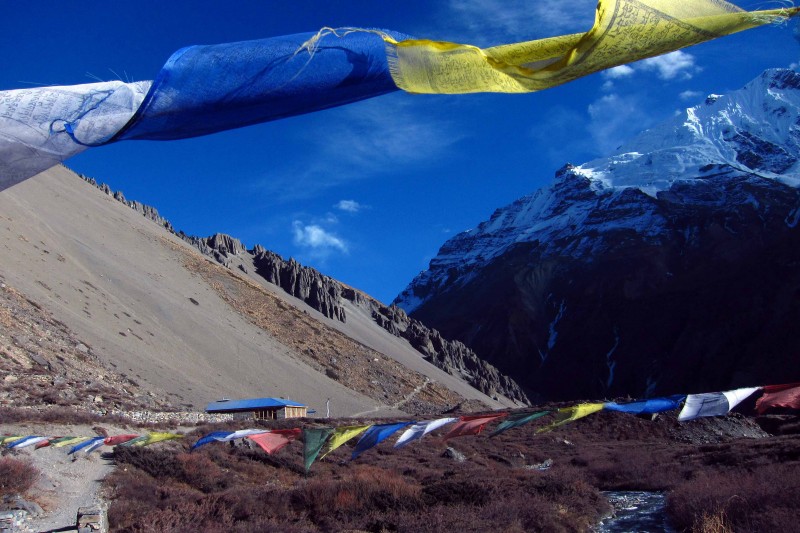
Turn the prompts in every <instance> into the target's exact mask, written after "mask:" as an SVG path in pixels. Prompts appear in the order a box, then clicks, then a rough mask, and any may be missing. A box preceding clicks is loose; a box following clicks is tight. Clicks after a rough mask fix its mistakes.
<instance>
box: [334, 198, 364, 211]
mask: <svg viewBox="0 0 800 533" xmlns="http://www.w3.org/2000/svg"><path fill="white" fill-rule="evenodd" d="M335 207H336V209H339V210H341V211H345V212H347V213H358V212H359V211H361V210H362V209H364V206H363V205H361V204H359V203H358V202H356V201H355V200H339V202H338V203H337V204H336V205H335Z"/></svg>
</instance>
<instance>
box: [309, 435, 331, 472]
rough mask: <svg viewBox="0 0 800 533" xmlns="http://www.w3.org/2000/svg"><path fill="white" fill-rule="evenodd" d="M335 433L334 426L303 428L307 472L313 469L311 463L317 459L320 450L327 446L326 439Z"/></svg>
mask: <svg viewBox="0 0 800 533" xmlns="http://www.w3.org/2000/svg"><path fill="white" fill-rule="evenodd" d="M331 433H333V428H303V459H304V461H305V464H306V472H308V471H309V470H310V469H311V464H312V463H313V462H314V461H316V460H317V456H318V455H319V452H321V451H322V447H323V446H325V441H327V440H328V437H330V436H331Z"/></svg>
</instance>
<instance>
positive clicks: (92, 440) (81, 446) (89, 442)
mask: <svg viewBox="0 0 800 533" xmlns="http://www.w3.org/2000/svg"><path fill="white" fill-rule="evenodd" d="M103 440H105V437H92V438H90V439H86V440H85V441H83V442H81V443H80V444H76V445H75V446H73V447H72V449H71V450H70V451H69V452H67V455H72V454H73V453H75V452H77V451H80V450H82V449H84V448H87V447H90V446H92V445H94V444H95V443H97V442H100V443H101V444H102V442H103ZM92 449H94V448H92Z"/></svg>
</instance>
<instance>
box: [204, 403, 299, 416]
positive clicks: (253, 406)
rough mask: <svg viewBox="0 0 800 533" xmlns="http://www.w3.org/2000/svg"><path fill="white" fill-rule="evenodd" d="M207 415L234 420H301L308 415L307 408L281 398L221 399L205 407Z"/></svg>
mask: <svg viewBox="0 0 800 533" xmlns="http://www.w3.org/2000/svg"><path fill="white" fill-rule="evenodd" d="M206 412H207V413H213V414H224V413H230V414H233V415H234V417H235V418H250V419H254V420H278V419H281V418H302V417H305V416H307V415H308V406H306V405H303V404H301V403H297V402H293V401H291V400H284V399H283V398H250V399H245V400H228V399H222V400H219V401H216V402H211V403H210V404H208V405H207V406H206Z"/></svg>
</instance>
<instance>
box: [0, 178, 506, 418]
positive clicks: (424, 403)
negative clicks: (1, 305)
mask: <svg viewBox="0 0 800 533" xmlns="http://www.w3.org/2000/svg"><path fill="white" fill-rule="evenodd" d="M0 232H2V235H3V236H2V240H0V246H2V253H0V272H2V275H3V278H4V282H5V283H6V284H7V285H8V286H9V287H10V288H12V289H13V290H14V291H16V292H17V293H18V294H19V295H20V297H21V298H23V299H24V300H25V301H28V302H31V305H34V306H38V307H37V308H41V309H42V311H43V312H47V313H49V314H51V315H52V319H53V320H54V321H55V322H56V323H58V324H62V325H63V328H62V329H63V330H64V331H65V332H66V333H65V334H67V336H68V337H69V338H74V339H79V341H80V343H82V344H83V345H84V346H86V347H89V348H90V352H91V355H92V357H93V358H96V361H97V364H98V365H100V368H105V369H107V371H108V372H110V373H112V374H118V375H119V377H118V379H120V380H128V381H129V382H130V383H131V386H133V384H135V386H136V387H141V389H142V390H143V391H147V392H152V393H153V394H156V395H157V396H164V397H165V398H168V399H169V401H170V402H171V403H172V404H173V405H174V406H181V405H182V406H184V407H189V408H201V407H202V406H204V405H205V403H207V402H209V401H211V400H215V399H218V398H220V397H246V396H283V397H287V398H291V399H294V400H298V401H302V402H305V403H307V404H309V405H310V406H311V407H312V408H317V409H318V410H319V409H320V408H322V409H323V410H324V405H325V401H326V399H327V398H330V399H331V407H332V414H335V415H337V416H348V415H353V414H357V413H365V412H369V413H381V414H390V413H398V411H405V412H410V413H421V412H433V411H438V410H442V409H445V408H447V407H450V406H452V405H455V404H457V403H460V402H463V401H465V400H473V401H475V402H481V403H483V404H484V405H487V406H498V405H499V404H498V402H496V401H493V400H492V399H490V398H489V397H488V396H486V395H484V394H481V393H480V392H478V391H476V390H475V389H473V388H472V387H469V386H468V385H467V384H466V383H464V382H463V381H461V380H459V379H457V378H454V377H453V376H449V375H447V374H445V373H444V372H442V371H441V370H439V369H437V368H435V367H433V365H430V364H428V363H427V362H425V361H424V360H423V359H422V358H421V357H420V355H419V353H418V352H416V351H415V350H414V349H413V348H411V347H410V346H409V345H408V344H407V343H404V342H403V341H401V340H399V339H396V338H394V337H391V336H390V335H388V334H387V333H386V332H385V331H383V330H381V329H380V328H379V327H375V326H370V325H369V324H367V323H366V322H364V321H361V320H359V319H358V318H357V313H353V315H351V316H352V317H353V320H350V321H349V322H348V324H347V325H341V324H340V325H338V327H336V328H334V327H332V326H333V325H334V323H333V321H330V320H328V319H325V317H323V316H322V315H321V314H320V313H317V312H316V311H314V310H312V309H311V308H309V307H308V306H306V305H305V304H304V303H302V302H301V301H300V300H297V299H295V298H292V297H290V296H287V295H285V294H282V293H280V292H279V291H277V290H271V289H269V288H268V287H265V286H263V285H259V284H257V283H255V282H254V281H253V280H252V279H251V278H248V276H247V275H246V274H244V273H243V272H241V271H239V270H237V269H229V268H225V267H223V266H220V265H218V264H216V263H214V262H212V261H209V260H208V259H207V258H205V257H203V256H202V255H201V254H199V253H198V252H197V251H196V250H194V249H193V248H191V247H190V246H188V245H187V244H186V243H184V242H183V241H181V240H180V239H178V238H176V237H175V236H174V235H172V234H170V233H169V232H167V231H166V230H165V229H164V228H162V227H159V226H158V225H157V224H154V223H153V222H152V221H150V220H148V219H146V218H145V217H143V216H142V215H141V214H140V213H138V212H136V211H134V210H132V209H129V208H128V207H126V206H125V205H124V204H122V203H120V202H118V201H116V200H115V199H114V198H113V197H112V196H110V195H108V194H105V193H104V192H102V191H101V190H99V189H97V188H95V187H92V186H90V185H89V184H87V183H86V182H85V181H84V180H82V179H80V178H79V177H78V176H76V175H75V174H74V173H72V172H71V171H69V170H67V169H65V168H63V167H57V168H53V169H51V170H49V171H47V172H45V173H43V174H41V175H39V176H37V177H36V178H34V179H31V180H29V181H27V182H25V183H22V184H20V185H18V186H15V187H13V188H11V189H8V190H6V191H4V192H3V193H2V194H0ZM12 314H13V313H12ZM349 330H352V331H349ZM8 333H9V334H8V335H7V337H8V339H10V340H9V342H8V343H7V344H8V345H9V346H14V347H15V349H17V350H22V351H23V352H25V350H27V352H26V353H32V352H31V350H33V348H31V347H30V346H29V347H27V348H26V347H25V346H21V345H20V343H15V341H14V339H12V337H11V334H10V332H8ZM354 339H355V340H354ZM73 344H74V345H77V344H78V343H77V342H76V343H73ZM74 345H73V347H72V348H74ZM37 349H38V351H39V352H42V350H43V348H41V347H38V348H37ZM34 351H35V350H34ZM44 351H45V352H46V350H44ZM73 351H74V350H73ZM387 354H388V355H387ZM44 356H47V354H46V353H44ZM4 372H9V373H11V372H13V369H11V368H9V369H8V370H5V369H4ZM140 396H141V395H140Z"/></svg>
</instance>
